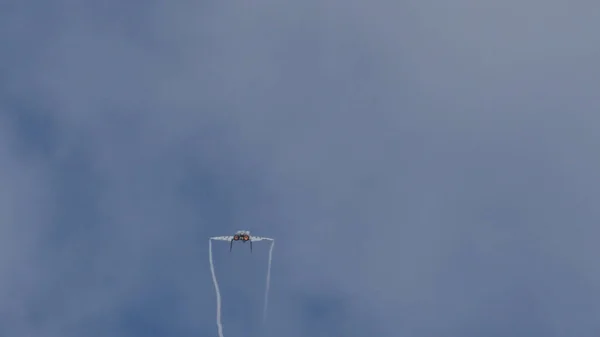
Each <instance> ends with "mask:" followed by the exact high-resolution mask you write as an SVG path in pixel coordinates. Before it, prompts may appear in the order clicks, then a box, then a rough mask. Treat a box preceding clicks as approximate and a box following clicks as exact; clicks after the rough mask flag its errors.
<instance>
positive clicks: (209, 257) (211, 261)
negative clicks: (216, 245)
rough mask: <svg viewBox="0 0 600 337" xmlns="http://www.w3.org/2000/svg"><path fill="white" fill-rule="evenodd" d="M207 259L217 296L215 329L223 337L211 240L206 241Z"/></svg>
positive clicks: (219, 295)
mask: <svg viewBox="0 0 600 337" xmlns="http://www.w3.org/2000/svg"><path fill="white" fill-rule="evenodd" d="M208 259H209V261H210V272H211V273H212V280H213V284H214V285H215V292H216V294H217V329H218V333H219V337H223V324H222V323H221V292H220V291H219V283H218V282H217V276H216V275H215V266H214V264H213V258H212V240H211V239H208Z"/></svg>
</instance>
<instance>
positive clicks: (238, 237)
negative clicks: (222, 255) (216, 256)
mask: <svg viewBox="0 0 600 337" xmlns="http://www.w3.org/2000/svg"><path fill="white" fill-rule="evenodd" d="M211 239H212V240H219V241H229V251H230V252H231V249H232V248H233V241H242V242H243V243H246V242H250V252H252V242H254V241H262V240H270V241H272V240H273V239H271V238H263V237H260V236H252V235H250V231H245V230H240V231H237V232H235V234H234V235H233V236H214V237H212V238H211Z"/></svg>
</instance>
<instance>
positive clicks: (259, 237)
mask: <svg viewBox="0 0 600 337" xmlns="http://www.w3.org/2000/svg"><path fill="white" fill-rule="evenodd" d="M262 240H269V241H273V239H271V238H265V237H262V236H251V237H250V241H262Z"/></svg>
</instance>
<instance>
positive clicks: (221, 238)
mask: <svg viewBox="0 0 600 337" xmlns="http://www.w3.org/2000/svg"><path fill="white" fill-rule="evenodd" d="M210 239H211V240H218V241H231V240H233V236H213V237H212V238H210Z"/></svg>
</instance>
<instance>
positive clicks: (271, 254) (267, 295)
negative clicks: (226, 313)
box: [221, 239, 275, 337]
mask: <svg viewBox="0 0 600 337" xmlns="http://www.w3.org/2000/svg"><path fill="white" fill-rule="evenodd" d="M273 246H275V240H273V239H271V248H270V249H269V266H268V267H267V286H266V287H265V304H264V307H263V324H264V323H265V321H266V320H267V306H268V304H269V288H271V261H272V260H273ZM221 337H222V336H221Z"/></svg>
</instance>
